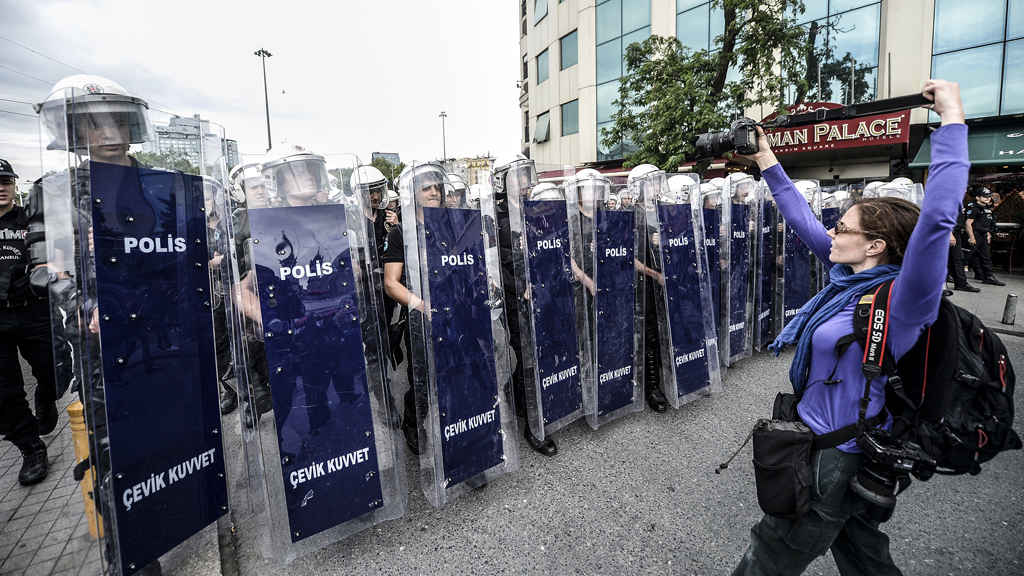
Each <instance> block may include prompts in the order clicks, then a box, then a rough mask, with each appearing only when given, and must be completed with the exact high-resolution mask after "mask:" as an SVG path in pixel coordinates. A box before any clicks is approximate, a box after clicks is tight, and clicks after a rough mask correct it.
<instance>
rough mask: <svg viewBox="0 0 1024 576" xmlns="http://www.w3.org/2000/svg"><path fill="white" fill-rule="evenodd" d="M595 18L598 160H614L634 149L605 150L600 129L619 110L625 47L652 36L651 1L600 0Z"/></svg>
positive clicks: (620, 146)
mask: <svg viewBox="0 0 1024 576" xmlns="http://www.w3.org/2000/svg"><path fill="white" fill-rule="evenodd" d="M705 3H706V2H705ZM596 19H597V21H596V27H597V30H596V37H595V40H596V44H597V139H598V145H597V158H598V160H611V159H617V158H621V157H622V154H623V150H626V151H627V152H626V153H628V151H629V150H631V145H630V144H629V143H628V142H627V143H625V145H622V144H620V145H618V146H614V147H612V148H610V149H605V147H604V146H602V145H601V143H600V140H601V130H602V128H606V127H608V126H610V125H611V116H612V114H614V113H615V110H616V109H617V108H616V107H615V105H614V104H613V102H614V101H615V100H616V99H617V98H618V91H619V78H621V77H622V76H623V75H624V74H625V73H626V66H625V62H624V58H625V53H626V47H627V46H629V45H630V44H632V43H634V42H643V41H644V40H646V39H647V38H648V37H650V35H651V0H597V11H596ZM577 116H578V111H577ZM563 122H564V120H563Z"/></svg>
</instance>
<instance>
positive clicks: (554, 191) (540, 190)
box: [530, 182, 564, 200]
mask: <svg viewBox="0 0 1024 576" xmlns="http://www.w3.org/2000/svg"><path fill="white" fill-rule="evenodd" d="M530 200H564V198H563V196H562V191H561V190H560V189H559V188H558V185H557V184H552V183H551V182H542V183H540V184H538V185H537V186H535V187H534V189H533V190H530Z"/></svg>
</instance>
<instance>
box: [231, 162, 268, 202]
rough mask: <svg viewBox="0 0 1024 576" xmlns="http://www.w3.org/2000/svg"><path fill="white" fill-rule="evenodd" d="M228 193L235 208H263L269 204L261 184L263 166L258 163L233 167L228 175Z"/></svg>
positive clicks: (263, 186)
mask: <svg viewBox="0 0 1024 576" xmlns="http://www.w3.org/2000/svg"><path fill="white" fill-rule="evenodd" d="M228 186H229V193H230V194H231V202H232V204H234V205H235V206H241V205H242V204H245V205H247V206H248V207H249V208H263V207H265V206H267V205H268V204H269V202H270V198H269V196H268V194H267V188H266V186H265V185H264V183H263V165H262V164H259V163H252V164H243V165H241V166H235V167H234V168H232V169H231V172H230V173H229V174H228Z"/></svg>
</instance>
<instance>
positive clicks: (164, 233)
mask: <svg viewBox="0 0 1024 576" xmlns="http://www.w3.org/2000/svg"><path fill="white" fill-rule="evenodd" d="M146 108H147V105H146V103H145V102H144V101H142V100H140V99H138V98H134V97H131V96H128V95H127V93H126V92H124V90H123V88H120V86H117V85H116V84H114V83H111V82H109V81H107V80H105V79H102V78H97V77H86V76H73V77H70V78H68V79H65V80H64V81H62V82H61V83H58V85H57V86H55V89H54V92H53V93H52V94H51V95H50V97H49V98H48V99H47V100H46V102H44V103H43V104H41V105H40V106H39V107H38V109H39V111H40V117H41V121H42V123H43V131H44V133H47V134H48V135H49V137H50V138H52V141H51V142H49V143H48V144H47V146H46V149H45V151H44V153H43V162H44V165H43V172H44V173H45V174H47V175H46V176H45V177H44V178H43V179H42V180H41V181H40V182H39V183H38V186H37V187H36V189H35V190H34V191H33V196H34V198H33V200H32V203H33V206H34V208H33V212H34V217H35V218H36V222H38V218H39V217H40V216H41V217H42V219H43V222H44V224H45V228H46V234H45V241H42V242H39V243H38V244H36V245H35V246H33V248H32V250H33V252H34V254H35V255H36V256H37V257H43V256H44V255H43V254H42V252H43V251H44V250H45V262H46V267H45V268H43V267H40V268H37V269H36V282H35V284H36V286H37V287H38V288H43V287H45V289H48V290H49V293H50V298H51V306H52V311H53V316H52V320H53V323H52V328H53V332H54V334H55V338H54V340H55V342H56V343H57V347H56V348H55V354H56V355H57V356H56V361H57V369H58V374H57V376H58V379H60V380H61V381H62V382H64V383H70V382H69V378H73V379H74V380H75V386H76V389H77V390H78V392H79V397H80V398H81V401H82V403H83V405H84V410H83V413H84V417H85V422H86V427H87V429H88V432H89V434H88V443H89V449H88V452H89V454H88V460H86V461H83V462H82V463H80V465H79V467H78V469H79V472H81V473H82V474H83V475H87V476H90V477H91V478H92V480H93V483H94V488H93V490H92V499H91V500H92V503H93V505H94V506H95V512H96V516H98V517H99V518H100V519H101V520H99V521H97V522H96V523H93V522H92V520H90V521H89V522H85V523H81V522H79V521H78V520H79V517H78V516H77V514H76V516H75V518H74V522H73V523H72V525H73V526H76V528H75V529H74V530H73V533H72V534H71V537H70V542H72V544H69V546H71V547H72V548H73V550H72V552H73V557H74V559H75V562H76V564H79V566H78V568H79V569H80V570H83V571H90V572H91V571H101V572H104V573H111V574H124V575H129V574H135V573H137V572H140V571H142V570H144V569H147V567H150V566H153V565H156V563H157V562H160V561H162V564H163V567H164V568H167V567H170V566H171V565H172V564H173V563H174V562H175V559H176V558H177V559H180V558H182V557H186V556H187V555H188V553H190V552H193V551H195V550H196V549H197V548H198V546H199V545H200V542H199V541H198V540H197V539H195V538H194V536H196V535H197V534H198V533H199V532H200V531H202V530H203V529H204V528H205V527H207V526H209V525H210V524H211V523H213V522H214V521H216V520H217V519H218V518H220V517H221V516H223V515H224V514H225V513H226V511H227V504H228V502H227V485H226V481H225V478H224V472H225V454H224V450H223V446H222V443H221V430H222V426H221V421H220V413H219V398H218V394H217V365H216V358H215V347H214V342H213V328H212V315H211V308H212V305H213V301H212V300H211V287H210V275H209V254H208V246H207V222H206V215H205V206H204V188H203V180H202V177H200V176H195V175H191V174H184V173H181V172H175V171H170V170H163V169H154V168H149V167H146V166H144V165H142V164H140V163H139V162H138V161H136V160H135V159H134V158H132V157H131V156H129V155H128V152H129V150H130V149H131V148H130V147H131V146H133V145H136V144H142V143H144V142H147V141H148V140H149V138H150V136H151V134H152V129H151V127H150V119H149V116H148V114H147V110H146ZM197 168H198V167H197ZM197 171H198V170H197ZM40 208H41V209H40ZM36 231H37V232H38V230H36ZM35 239H38V236H36V237H35ZM72 374H73V376H72ZM89 517H90V518H92V515H91V514H90V515H89ZM90 524H92V525H91V526H90ZM89 530H91V531H92V532H94V533H95V534H96V537H94V538H93V537H90V536H89V534H88V533H87V531H89ZM170 552H174V554H173V555H171V556H168V553H170Z"/></svg>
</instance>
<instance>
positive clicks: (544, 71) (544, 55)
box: [537, 50, 551, 84]
mask: <svg viewBox="0 0 1024 576" xmlns="http://www.w3.org/2000/svg"><path fill="white" fill-rule="evenodd" d="M550 70H551V69H550V68H549V66H548V51H547V50H545V51H543V52H541V53H540V54H537V84H540V83H542V82H544V81H545V80H547V79H548V74H549V73H550Z"/></svg>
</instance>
